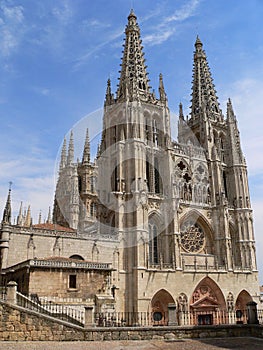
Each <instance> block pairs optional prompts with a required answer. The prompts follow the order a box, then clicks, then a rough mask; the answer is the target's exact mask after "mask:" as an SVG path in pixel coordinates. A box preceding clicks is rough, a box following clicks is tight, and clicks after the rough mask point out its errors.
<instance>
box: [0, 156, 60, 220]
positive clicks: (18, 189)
mask: <svg viewBox="0 0 263 350" xmlns="http://www.w3.org/2000/svg"><path fill="white" fill-rule="evenodd" d="M7 158H9V157H5V159H4V158H3V157H2V159H0V163H1V172H0V184H1V185H0V203H1V206H2V208H0V212H1V213H2V210H3V207H4V203H5V201H6V197H7V191H8V183H9V181H12V217H13V219H14V218H16V216H17V214H18V210H19V207H20V202H21V201H22V202H23V205H24V206H25V207H27V206H28V205H31V212H32V217H33V222H34V223H36V222H37V218H38V214H39V211H40V210H42V212H43V216H44V215H47V212H48V207H49V206H52V204H53V195H54V188H55V174H54V165H55V162H54V160H52V159H45V158H43V157H42V156H41V157H25V156H20V157H17V158H16V159H13V160H7Z"/></svg>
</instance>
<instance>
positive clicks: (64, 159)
mask: <svg viewBox="0 0 263 350" xmlns="http://www.w3.org/2000/svg"><path fill="white" fill-rule="evenodd" d="M66 163H67V140H66V137H64V141H63V146H62V150H61V158H60V165H59V171H61V170H62V169H63V168H64V167H65V165H66Z"/></svg>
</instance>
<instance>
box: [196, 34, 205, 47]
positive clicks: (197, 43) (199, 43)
mask: <svg viewBox="0 0 263 350" xmlns="http://www.w3.org/2000/svg"><path fill="white" fill-rule="evenodd" d="M197 45H201V46H203V44H202V41H201V40H200V38H199V36H198V35H197V36H196V41H195V46H197Z"/></svg>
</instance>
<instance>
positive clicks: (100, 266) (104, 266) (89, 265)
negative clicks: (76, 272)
mask: <svg viewBox="0 0 263 350" xmlns="http://www.w3.org/2000/svg"><path fill="white" fill-rule="evenodd" d="M28 263H29V265H30V266H38V267H58V268H61V267H62V268H63V267H67V268H74V269H75V268H80V269H83V268H84V269H89V270H112V266H111V264H110V263H99V262H98V263H95V262H84V261H63V260H52V259H50V260H48V259H32V260H29V261H28Z"/></svg>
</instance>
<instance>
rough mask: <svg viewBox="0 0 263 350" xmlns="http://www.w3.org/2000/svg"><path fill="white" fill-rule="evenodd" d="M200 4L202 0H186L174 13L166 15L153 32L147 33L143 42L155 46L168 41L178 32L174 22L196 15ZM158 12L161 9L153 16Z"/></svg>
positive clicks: (155, 13)
mask: <svg viewBox="0 0 263 350" xmlns="http://www.w3.org/2000/svg"><path fill="white" fill-rule="evenodd" d="M199 4H200V0H191V1H188V2H186V3H185V4H184V5H183V6H182V7H181V8H180V9H178V10H176V11H175V12H174V14H173V15H171V16H168V17H165V18H164V19H163V20H162V21H161V22H160V23H159V25H158V26H156V27H154V28H152V33H150V34H147V35H145V36H144V38H143V42H144V43H146V44H149V45H151V46H153V45H159V44H162V43H163V42H165V41H167V40H168V39H169V38H170V37H171V36H172V35H173V34H174V33H175V32H176V25H177V23H174V24H173V23H172V22H183V21H185V20H187V19H188V18H189V17H192V16H194V15H195V13H196V10H197V7H198V5H199ZM157 14H159V11H157V12H154V13H153V14H152V16H153V15H157Z"/></svg>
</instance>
